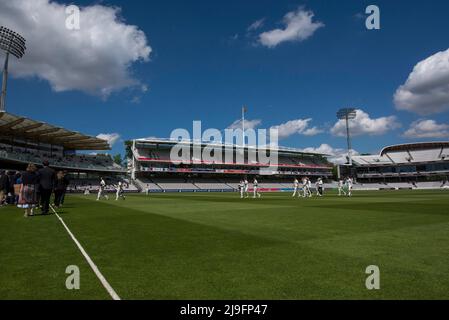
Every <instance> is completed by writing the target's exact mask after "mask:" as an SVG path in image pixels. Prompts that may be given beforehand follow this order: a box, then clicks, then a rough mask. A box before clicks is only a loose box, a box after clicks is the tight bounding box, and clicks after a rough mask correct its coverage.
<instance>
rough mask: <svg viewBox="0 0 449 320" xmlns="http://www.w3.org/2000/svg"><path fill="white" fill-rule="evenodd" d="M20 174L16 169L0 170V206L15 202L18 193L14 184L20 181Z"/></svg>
mask: <svg viewBox="0 0 449 320" xmlns="http://www.w3.org/2000/svg"><path fill="white" fill-rule="evenodd" d="M21 176H22V175H21V173H20V172H18V171H5V170H1V171H0V206H4V205H8V204H14V205H15V204H17V201H18V197H19V195H18V193H17V192H16V189H15V186H16V185H17V184H18V183H21V182H20V181H21Z"/></svg>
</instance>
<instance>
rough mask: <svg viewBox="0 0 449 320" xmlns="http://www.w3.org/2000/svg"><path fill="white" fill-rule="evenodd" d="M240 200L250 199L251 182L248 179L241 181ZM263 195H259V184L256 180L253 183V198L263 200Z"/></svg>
mask: <svg viewBox="0 0 449 320" xmlns="http://www.w3.org/2000/svg"><path fill="white" fill-rule="evenodd" d="M239 192H240V198H241V199H243V198H249V182H248V180H247V179H243V180H240V183H239ZM261 197H262V195H261V194H260V193H259V182H258V181H257V179H256V178H254V181H253V198H254V199H256V198H261Z"/></svg>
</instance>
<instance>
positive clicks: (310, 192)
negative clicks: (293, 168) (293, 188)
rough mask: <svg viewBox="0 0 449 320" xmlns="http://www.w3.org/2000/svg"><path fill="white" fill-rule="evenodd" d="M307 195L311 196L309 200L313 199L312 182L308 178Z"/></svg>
mask: <svg viewBox="0 0 449 320" xmlns="http://www.w3.org/2000/svg"><path fill="white" fill-rule="evenodd" d="M307 193H308V195H309V198H312V196H313V195H312V181H310V179H309V178H307Z"/></svg>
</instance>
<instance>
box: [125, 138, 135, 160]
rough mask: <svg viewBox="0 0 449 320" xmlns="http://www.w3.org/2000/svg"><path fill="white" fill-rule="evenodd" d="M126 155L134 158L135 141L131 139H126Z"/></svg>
mask: <svg viewBox="0 0 449 320" xmlns="http://www.w3.org/2000/svg"><path fill="white" fill-rule="evenodd" d="M125 155H126V158H128V159H132V158H133V142H132V141H130V140H128V141H125Z"/></svg>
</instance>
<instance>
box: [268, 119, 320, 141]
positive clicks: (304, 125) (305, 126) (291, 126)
mask: <svg viewBox="0 0 449 320" xmlns="http://www.w3.org/2000/svg"><path fill="white" fill-rule="evenodd" d="M311 121H312V119H297V120H291V121H288V122H286V123H283V124H280V125H277V126H273V127H271V129H275V130H278V135H279V139H285V138H288V137H290V136H292V135H294V134H302V135H305V136H314V135H317V134H319V133H321V132H322V130H321V129H318V128H317V127H309V124H310V122H311Z"/></svg>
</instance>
